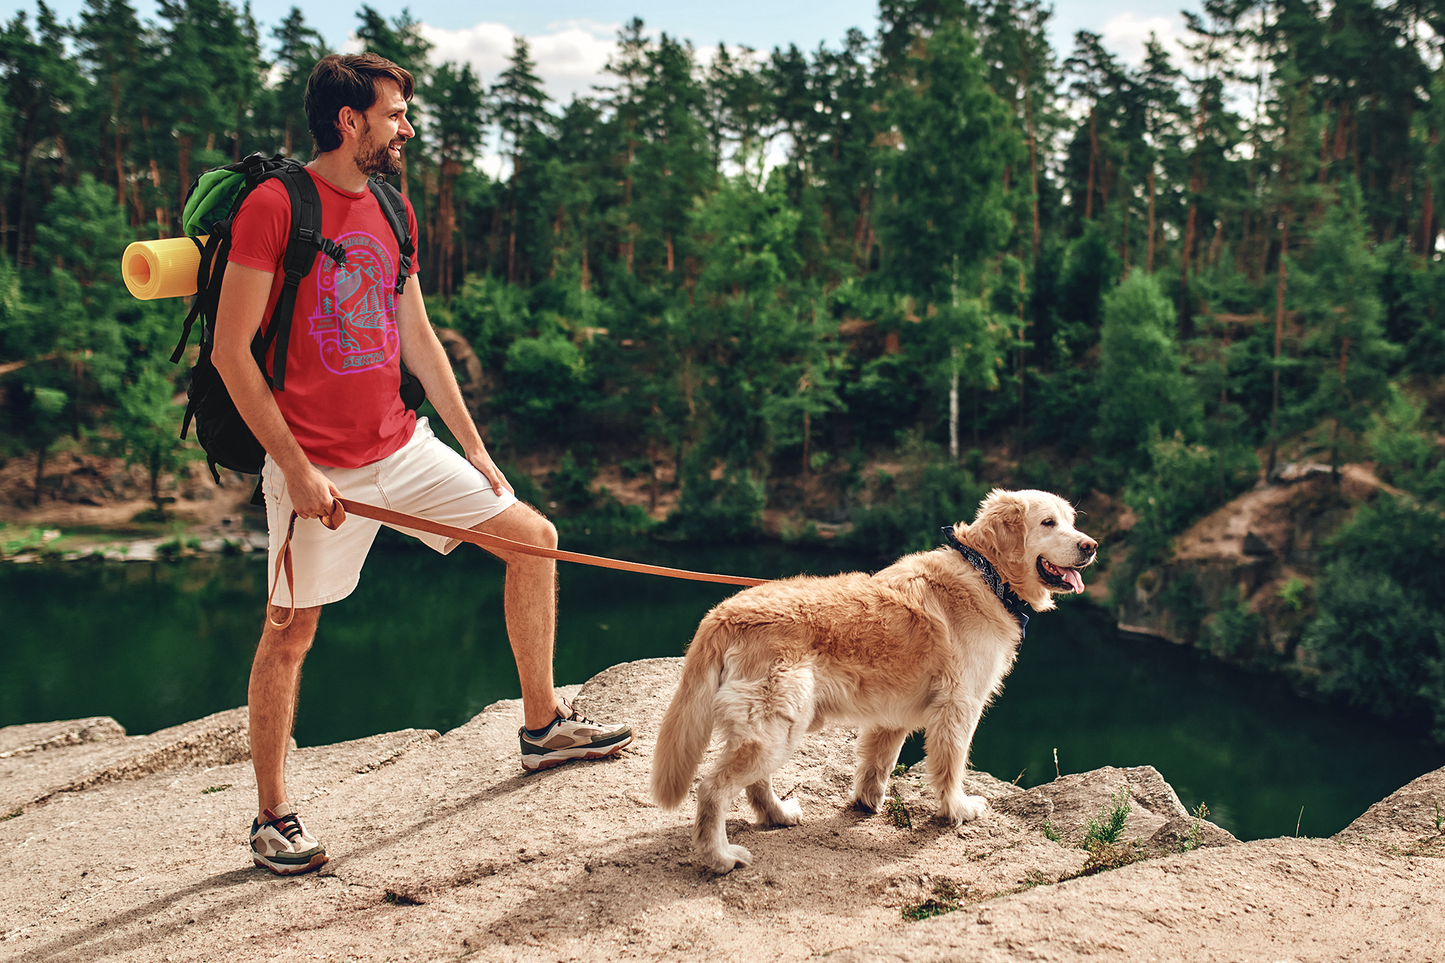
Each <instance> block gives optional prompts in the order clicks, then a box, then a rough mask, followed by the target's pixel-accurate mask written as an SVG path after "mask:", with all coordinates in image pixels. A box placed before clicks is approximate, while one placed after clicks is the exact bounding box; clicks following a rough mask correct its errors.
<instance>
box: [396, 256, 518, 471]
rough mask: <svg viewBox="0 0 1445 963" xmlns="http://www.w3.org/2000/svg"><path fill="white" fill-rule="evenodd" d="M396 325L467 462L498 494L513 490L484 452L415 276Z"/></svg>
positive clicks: (404, 351)
mask: <svg viewBox="0 0 1445 963" xmlns="http://www.w3.org/2000/svg"><path fill="white" fill-rule="evenodd" d="M396 326H397V329H398V330H399V331H400V333H401V357H402V360H404V361H405V362H406V366H407V368H408V369H410V370H411V373H412V374H414V375H416V377H417V380H419V381H420V382H421V384H422V387H423V388H425V389H426V396H427V400H428V401H430V402H431V403H432V407H433V408H435V409H436V410H437V414H439V415H441V418H442V421H445V422H446V423H447V427H448V428H450V429H451V431H452V434H453V435H455V436H456V439H457V441H458V442H460V443H461V446H462V453H463V454H464V455H466V457H467V461H469V462H471V463H472V464H473V465H475V466H476V468H477V470H478V471H480V472H481V473H482V474H483V475H484V476H486V479H487V481H489V482H491V483H492V490H493V491H494V492H496V493H497V494H498V495H500V494H501V493H502V492H503V491H509V492H510V491H512V486H511V483H509V482H508V481H507V479H506V476H504V475H503V474H502V470H501V469H500V468H498V467H497V465H496V462H494V461H492V456H491V455H490V454H489V453H488V452H487V446H486V445H485V444H484V443H483V442H482V436H481V433H480V432H478V431H477V425H476V422H474V421H473V420H472V414H471V412H469V411H468V410H467V405H466V402H464V401H463V400H462V390H461V388H459V387H458V386H457V378H456V375H455V374H453V373H452V364H451V362H450V361H449V360H447V352H446V349H445V348H443V347H442V343H441V341H439V340H438V339H437V336H436V332H435V331H433V330H432V326H431V322H430V321H429V320H427V314H426V302H425V301H423V300H422V296H421V284H420V282H419V281H417V278H416V275H412V276H411V277H410V278H408V279H407V282H406V288H405V289H403V291H402V295H401V297H400V298H398V299H397V304H396Z"/></svg>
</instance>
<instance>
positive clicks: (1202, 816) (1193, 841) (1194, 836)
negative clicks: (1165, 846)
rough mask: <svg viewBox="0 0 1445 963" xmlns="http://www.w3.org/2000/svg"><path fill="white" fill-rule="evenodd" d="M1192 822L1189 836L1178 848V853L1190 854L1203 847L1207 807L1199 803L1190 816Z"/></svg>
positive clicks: (1207, 816)
mask: <svg viewBox="0 0 1445 963" xmlns="http://www.w3.org/2000/svg"><path fill="white" fill-rule="evenodd" d="M1190 815H1192V816H1193V817H1194V822H1193V823H1191V824H1190V826H1189V835H1188V836H1187V837H1185V839H1184V842H1183V843H1182V844H1181V846H1180V852H1185V853H1188V852H1192V851H1193V850H1196V849H1198V848H1199V847H1200V846H1203V845H1204V820H1206V819H1208V818H1209V807H1208V806H1206V805H1204V803H1203V802H1202V801H1201V802H1200V803H1199V805H1198V806H1195V807H1194V811H1193V812H1192V813H1191V814H1190Z"/></svg>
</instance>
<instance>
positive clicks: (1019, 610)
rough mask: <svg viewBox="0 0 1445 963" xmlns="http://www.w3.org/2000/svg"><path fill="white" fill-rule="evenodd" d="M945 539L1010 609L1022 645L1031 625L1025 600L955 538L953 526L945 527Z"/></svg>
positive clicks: (986, 562)
mask: <svg viewBox="0 0 1445 963" xmlns="http://www.w3.org/2000/svg"><path fill="white" fill-rule="evenodd" d="M943 537H944V538H946V539H947V540H948V544H950V545H952V546H953V547H954V548H956V549H958V554H960V555H962V556H963V557H964V558H966V559H968V562H969V564H970V565H972V566H973V567H974V568H976V569H978V574H980V575H982V576H983V580H984V581H985V582H987V583H988V587H989V588H991V589H993V594H994V595H997V596H998V600H999V601H1000V602H1002V603H1003V607H1004V608H1006V609H1008V614H1009V615H1012V616H1013V617H1014V621H1016V622H1018V624H1019V643H1020V644H1022V643H1023V640H1024V634H1025V632H1026V631H1027V629H1028V624H1029V617H1028V616H1027V615H1025V614H1024V613H1023V607H1024V600H1023V599H1021V598H1019V597H1018V595H1017V594H1015V592H1014V590H1013V589H1011V588H1009V587H1008V586H1007V585H1005V584H1003V579H1001V578H999V577H998V572H997V571H995V570H994V567H993V563H991V562H990V561H989V560H988V559H986V558H984V557H983V556H982V555H980V554H978V552H975V551H974V550H973V549H971V548H969V547H968V546H967V545H965V544H963V543H962V542H960V541H959V540H958V539H957V538H955V537H954V534H953V526H951V525H945V526H943Z"/></svg>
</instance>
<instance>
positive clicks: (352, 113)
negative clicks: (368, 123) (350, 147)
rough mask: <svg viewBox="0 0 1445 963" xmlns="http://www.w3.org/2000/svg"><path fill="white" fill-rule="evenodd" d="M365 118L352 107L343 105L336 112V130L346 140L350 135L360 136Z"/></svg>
mask: <svg viewBox="0 0 1445 963" xmlns="http://www.w3.org/2000/svg"><path fill="white" fill-rule="evenodd" d="M365 120H366V119H365V118H364V117H362V116H361V114H360V113H359V112H358V111H356V110H355V109H353V108H351V107H342V108H341V109H340V110H338V111H337V112H336V132H337V133H338V134H340V135H341V139H342V141H343V142H344V141H345V140H346V139H347V138H348V137H360V136H361V131H362V128H363V126H364V124H365Z"/></svg>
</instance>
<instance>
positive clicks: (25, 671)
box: [0, 536, 1445, 839]
mask: <svg viewBox="0 0 1445 963" xmlns="http://www.w3.org/2000/svg"><path fill="white" fill-rule="evenodd" d="M413 544H414V543H413ZM566 547H567V548H570V549H574V550H580V551H589V552H593V553H595V554H611V555H616V556H617V557H622V558H631V559H636V560H638V561H646V562H652V563H654V564H662V565H672V566H676V567H680V568H689V569H698V570H707V571H716V572H728V573H734V574H742V575H755V576H761V577H775V576H779V575H788V574H796V573H799V572H811V573H814V574H827V573H831V572H836V571H841V570H844V569H847V568H867V567H869V565H868V563H867V562H860V560H858V559H855V558H849V557H846V556H843V555H839V554H837V553H831V552H828V551H824V550H817V549H812V550H799V549H788V548H784V547H781V546H749V547H721V548H719V547H700V546H689V547H683V546H671V545H662V544H658V543H653V542H647V541H640V542H638V541H634V542H628V543H625V544H621V545H619V544H606V545H604V544H600V543H592V544H582V545H579V544H577V543H576V542H575V541H574V540H569V541H568V544H567V546H566ZM560 581H561V606H560V614H559V622H558V636H557V658H556V673H557V679H558V682H559V684H562V683H574V682H583V681H585V680H586V679H588V678H590V677H591V676H593V675H595V674H596V673H598V672H600V671H601V670H603V669H605V668H607V667H608V666H610V665H614V664H616V663H619V662H627V661H632V660H635V659H644V658H653V657H657V656H675V655H680V654H681V653H682V650H683V647H684V646H685V645H686V643H687V641H688V639H689V638H690V637H691V635H692V632H693V630H694V629H695V628H696V626H697V622H698V620H699V619H700V618H701V617H702V615H703V613H704V612H706V611H707V609H708V608H709V607H710V606H711V605H713V604H714V603H716V602H717V601H718V600H720V599H722V598H724V597H726V596H727V595H729V594H731V593H732V592H734V591H736V589H734V588H731V587H728V586H721V585H711V584H706V583H699V582H682V581H677V580H673V579H664V578H659V577H656V576H649V575H636V574H631V573H625V572H614V571H608V570H603V569H595V568H588V567H584V566H579V565H572V564H567V563H563V564H561V565H560ZM265 584H266V574H265V565H264V559H263V558H258V557H251V556H240V557H218V556H217V557H201V558H193V559H185V560H182V561H180V562H175V563H143V562H131V563H118V562H94V561H84V562H69V563H42V564H28V565H14V564H8V565H0V619H3V624H4V626H5V629H4V631H3V641H0V657H3V665H4V671H3V673H0V726H4V725H11V724H15V723H21V722H43V721H50V720H55V719H70V718H80V717H85V716H95V715H103V716H112V717H114V718H115V719H116V720H117V721H118V722H120V724H121V725H123V726H125V727H126V730H127V731H128V732H131V733H146V732H152V731H155V730H157V729H161V728H165V727H166V726H171V725H176V724H178V723H181V722H186V721H189V720H191V719H197V718H200V717H201V716H204V715H207V714H209V713H212V712H216V711H219V710H222V709H230V708H233V707H235V706H239V705H243V704H244V703H245V701H246V681H247V676H248V674H249V669H250V658H251V652H252V651H253V649H254V647H255V644H256V639H257V636H258V635H259V632H260V626H261V618H262V614H261V613H262V600H263V596H264V593H265ZM518 694H519V690H518V687H517V676H516V669H515V667H514V665H513V663H512V657H511V652H510V649H509V648H508V645H507V640H506V635H505V633H504V631H503V626H502V566H501V565H500V564H499V563H497V562H495V561H494V560H492V559H491V558H490V556H487V555H486V554H485V553H483V552H481V551H479V550H475V549H473V548H472V547H470V546H464V547H463V548H461V549H459V550H458V551H457V552H456V553H455V554H454V555H452V556H451V557H449V558H442V557H440V556H437V555H436V554H434V553H432V552H431V551H429V550H426V549H422V548H415V547H411V545H410V544H408V543H406V542H405V541H404V540H402V539H401V538H400V537H399V536H398V537H396V538H387V539H385V540H384V542H379V543H378V547H377V549H376V550H374V551H373V553H372V557H371V558H370V559H369V560H368V562H367V568H366V572H365V573H364V574H363V576H362V581H361V587H360V588H359V589H358V590H357V592H356V593H355V594H354V595H353V596H352V597H351V598H349V599H347V600H346V601H344V602H341V603H337V604H336V605H333V606H330V607H328V608H327V609H326V611H325V612H324V613H323V614H322V618H321V627H320V630H319V632H318V635H317V642H316V646H315V648H314V649H313V650H312V653H311V655H310V656H309V658H308V659H307V662H306V668H305V674H304V677H303V680H302V691H301V706H300V713H299V718H298V720H297V725H296V740H297V742H298V743H299V744H300V745H302V746H307V745H321V744H326V743H331V742H338V741H341V740H345V739H354V738H359V737H361V736H366V735H371V734H374V733H378V732H386V731H389V730H395V729H403V728H407V727H417V728H432V729H438V730H441V731H446V730H448V729H451V728H454V727H456V726H458V725H460V724H461V723H463V722H465V721H466V720H467V719H469V718H471V717H472V716H473V715H474V714H476V713H477V712H479V711H481V709H482V708H484V707H485V706H487V705H488V704H490V703H492V702H495V701H496V700H498V699H508V698H516V697H517V695H518ZM1055 749H1057V751H1058V760H1059V771H1060V772H1063V773H1072V772H1084V771H1087V770H1090V769H1096V768H1098V767H1100V766H1138V765H1146V764H1147V765H1152V766H1154V767H1156V768H1157V769H1158V770H1159V771H1160V772H1161V773H1163V775H1164V778H1165V779H1167V780H1168V781H1169V782H1170V783H1171V784H1172V785H1173V786H1174V788H1175V789H1176V790H1177V791H1178V793H1179V796H1180V799H1181V800H1182V801H1183V802H1184V804H1185V805H1186V806H1187V807H1189V808H1190V809H1193V807H1194V806H1195V805H1197V804H1198V803H1199V802H1201V801H1203V802H1205V803H1207V804H1208V806H1209V809H1210V812H1211V819H1213V820H1214V821H1215V822H1218V823H1219V824H1220V825H1221V826H1224V827H1225V828H1227V829H1229V830H1230V831H1231V832H1233V833H1234V834H1235V835H1237V836H1239V837H1240V838H1242V839H1255V838H1262V837H1270V836H1282V835H1294V834H1295V832H1296V825H1297V824H1298V831H1299V833H1300V834H1301V835H1305V836H1326V835H1330V834H1332V833H1334V832H1337V831H1338V830H1340V829H1342V828H1343V827H1344V826H1345V825H1346V824H1348V823H1349V822H1350V821H1351V820H1352V819H1354V818H1355V817H1356V816H1358V815H1359V814H1360V813H1361V812H1363V811H1364V810H1365V809H1366V808H1367V807H1368V806H1369V805H1370V804H1371V803H1373V802H1375V801H1377V800H1379V799H1381V798H1383V797H1384V796H1386V795H1388V794H1389V793H1391V792H1393V791H1394V790H1395V789H1398V788H1399V787H1400V786H1402V785H1404V784H1405V783H1406V782H1408V781H1409V780H1411V779H1413V778H1414V777H1416V776H1418V775H1420V774H1422V773H1425V772H1428V771H1431V770H1433V769H1437V768H1440V767H1441V766H1445V749H1442V748H1441V747H1439V746H1435V745H1433V744H1431V743H1429V742H1427V741H1424V740H1422V739H1421V738H1419V737H1417V736H1415V735H1411V734H1407V733H1405V732H1402V731H1401V729H1400V727H1398V726H1396V725H1392V724H1390V723H1386V722H1383V721H1381V720H1378V719H1375V718H1373V717H1371V716H1367V715H1363V714H1360V713H1356V712H1352V711H1348V710H1345V709H1342V708H1340V707H1338V706H1332V705H1324V704H1322V703H1319V702H1315V701H1312V700H1308V699H1305V698H1302V697H1300V696H1298V695H1296V694H1295V693H1294V692H1293V691H1292V689H1291V686H1290V684H1289V683H1288V681H1287V680H1285V679H1283V678H1281V677H1279V676H1271V675H1263V674H1257V673H1250V672H1246V671H1244V670H1241V669H1238V668H1236V667H1233V666H1228V665H1225V664H1222V663H1220V662H1217V661H1215V660H1213V659H1211V658H1209V657H1207V656H1205V655H1203V654H1202V653H1199V652H1197V651H1194V650H1191V649H1185V648H1181V647H1177V646H1173V645H1170V644H1168V643H1166V642H1161V641H1159V640H1156V639H1148V638H1143V637H1138V636H1127V635H1123V634H1121V633H1119V632H1118V631H1117V630H1116V629H1115V628H1114V625H1113V622H1112V621H1111V620H1110V619H1109V618H1108V616H1107V614H1106V613H1104V612H1103V611H1101V610H1100V609H1098V608H1097V607H1095V606H1093V605H1092V604H1090V603H1088V602H1086V601H1084V600H1082V599H1068V600H1064V601H1063V604H1061V606H1060V608H1059V610H1058V611H1055V612H1049V613H1045V614H1042V615H1037V616H1035V617H1034V618H1033V619H1032V620H1031V621H1030V622H1029V631H1028V639H1027V640H1026V641H1025V643H1024V645H1023V648H1022V650H1021V651H1020V654H1019V660H1018V664H1017V665H1016V666H1015V668H1014V671H1013V673H1012V675H1011V676H1010V677H1009V678H1008V680H1007V683H1006V686H1005V689H1004V692H1003V694H1002V695H1001V696H1000V698H999V700H998V702H997V704H996V705H995V706H994V707H993V708H991V709H990V710H989V712H988V713H987V714H986V715H985V716H984V720H983V723H982V724H981V725H980V727H979V731H978V735H977V737H976V739H975V741H974V750H973V758H972V764H973V766H974V768H977V769H982V770H985V771H988V772H990V773H992V774H993V775H995V776H997V777H999V778H1001V779H1004V780H1007V781H1010V782H1012V781H1014V780H1015V779H1016V778H1017V779H1018V784H1019V785H1021V786H1034V785H1038V784H1040V783H1043V782H1047V781H1049V780H1050V779H1052V778H1054V775H1055V769H1054V750H1055ZM905 753H906V758H908V755H907V754H911V758H914V759H916V758H918V754H919V749H918V747H917V746H916V745H914V744H912V743H910V746H909V747H906V749H905ZM1301 808H1303V814H1302V815H1301Z"/></svg>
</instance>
